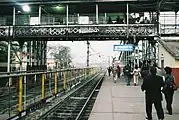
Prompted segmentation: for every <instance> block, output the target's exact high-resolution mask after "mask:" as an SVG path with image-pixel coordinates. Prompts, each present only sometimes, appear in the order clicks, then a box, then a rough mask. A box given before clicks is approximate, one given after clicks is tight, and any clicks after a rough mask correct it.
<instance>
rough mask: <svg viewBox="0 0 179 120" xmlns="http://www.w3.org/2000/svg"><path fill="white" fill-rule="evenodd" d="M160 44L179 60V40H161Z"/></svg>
mask: <svg viewBox="0 0 179 120" xmlns="http://www.w3.org/2000/svg"><path fill="white" fill-rule="evenodd" d="M159 42H160V44H161V45H162V46H163V47H164V48H165V49H166V50H167V51H168V52H169V53H170V54H171V55H172V56H173V57H174V58H175V59H177V60H179V40H160V41H159Z"/></svg>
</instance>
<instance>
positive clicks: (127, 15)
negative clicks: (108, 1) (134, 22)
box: [127, 3, 129, 38]
mask: <svg viewBox="0 0 179 120" xmlns="http://www.w3.org/2000/svg"><path fill="white" fill-rule="evenodd" d="M128 37H129V4H128V3H127V38H128Z"/></svg>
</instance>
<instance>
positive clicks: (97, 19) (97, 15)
mask: <svg viewBox="0 0 179 120" xmlns="http://www.w3.org/2000/svg"><path fill="white" fill-rule="evenodd" d="M98 23H99V11H98V4H96V24H98Z"/></svg>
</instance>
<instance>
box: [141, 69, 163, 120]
mask: <svg viewBox="0 0 179 120" xmlns="http://www.w3.org/2000/svg"><path fill="white" fill-rule="evenodd" d="M150 73H151V74H150V75H148V76H146V77H145V78H144V81H143V84H142V86H141V89H142V91H144V90H145V99H146V113H147V118H146V119H147V120H152V104H153V103H154V106H155V109H156V111H157V116H158V119H159V120H163V119H164V112H163V108H162V102H161V101H162V93H161V87H163V86H164V81H163V78H162V77H160V76H157V75H156V73H157V70H156V68H155V67H151V69H150Z"/></svg>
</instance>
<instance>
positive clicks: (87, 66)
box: [87, 41, 90, 67]
mask: <svg viewBox="0 0 179 120" xmlns="http://www.w3.org/2000/svg"><path fill="white" fill-rule="evenodd" d="M89 45H90V43H89V41H87V67H89Z"/></svg>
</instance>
